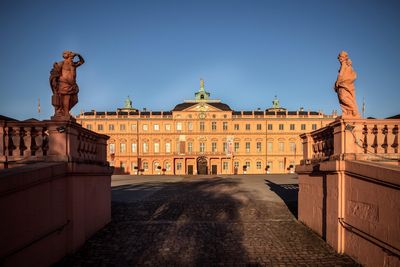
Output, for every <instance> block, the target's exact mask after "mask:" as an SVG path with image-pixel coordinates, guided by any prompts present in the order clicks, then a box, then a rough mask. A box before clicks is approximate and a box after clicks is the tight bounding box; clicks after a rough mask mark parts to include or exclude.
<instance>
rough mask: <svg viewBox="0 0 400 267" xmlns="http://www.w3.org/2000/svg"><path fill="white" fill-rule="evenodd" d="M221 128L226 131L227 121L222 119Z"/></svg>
mask: <svg viewBox="0 0 400 267" xmlns="http://www.w3.org/2000/svg"><path fill="white" fill-rule="evenodd" d="M222 130H224V131H227V130H228V122H226V121H224V122H223V123H222Z"/></svg>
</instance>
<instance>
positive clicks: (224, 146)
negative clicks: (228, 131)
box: [222, 142, 228, 153]
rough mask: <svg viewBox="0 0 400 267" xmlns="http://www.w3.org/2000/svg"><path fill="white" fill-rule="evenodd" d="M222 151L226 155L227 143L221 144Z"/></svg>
mask: <svg viewBox="0 0 400 267" xmlns="http://www.w3.org/2000/svg"><path fill="white" fill-rule="evenodd" d="M222 151H223V152H224V153H226V152H227V151H228V143H227V142H223V143H222Z"/></svg>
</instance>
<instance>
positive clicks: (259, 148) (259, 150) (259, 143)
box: [257, 142, 261, 152]
mask: <svg viewBox="0 0 400 267" xmlns="http://www.w3.org/2000/svg"><path fill="white" fill-rule="evenodd" d="M257 152H261V142H257Z"/></svg>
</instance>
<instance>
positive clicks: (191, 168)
mask: <svg viewBox="0 0 400 267" xmlns="http://www.w3.org/2000/svg"><path fill="white" fill-rule="evenodd" d="M187 173H188V174H189V175H192V174H193V165H188V169H187Z"/></svg>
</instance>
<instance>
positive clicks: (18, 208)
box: [0, 163, 111, 266]
mask: <svg viewBox="0 0 400 267" xmlns="http://www.w3.org/2000/svg"><path fill="white" fill-rule="evenodd" d="M110 183H111V181H110V171H109V168H104V167H102V166H93V165H88V164H80V163H35V164H31V165H27V166H24V167H19V168H12V169H8V170H3V171H2V172H1V173H0V211H1V214H2V219H1V220H0V236H1V239H0V265H4V266H46V265H49V264H51V263H54V262H56V261H58V260H60V259H61V258H62V257H63V256H64V255H66V254H68V253H71V252H73V251H75V250H76V249H77V248H79V247H80V246H81V245H83V243H84V242H85V240H86V239H87V238H89V237H90V236H91V235H93V234H94V233H95V232H96V231H97V230H99V229H101V228H102V227H104V226H105V225H106V224H107V223H108V222H109V221H110V219H111V207H110V205H111V188H110Z"/></svg>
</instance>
